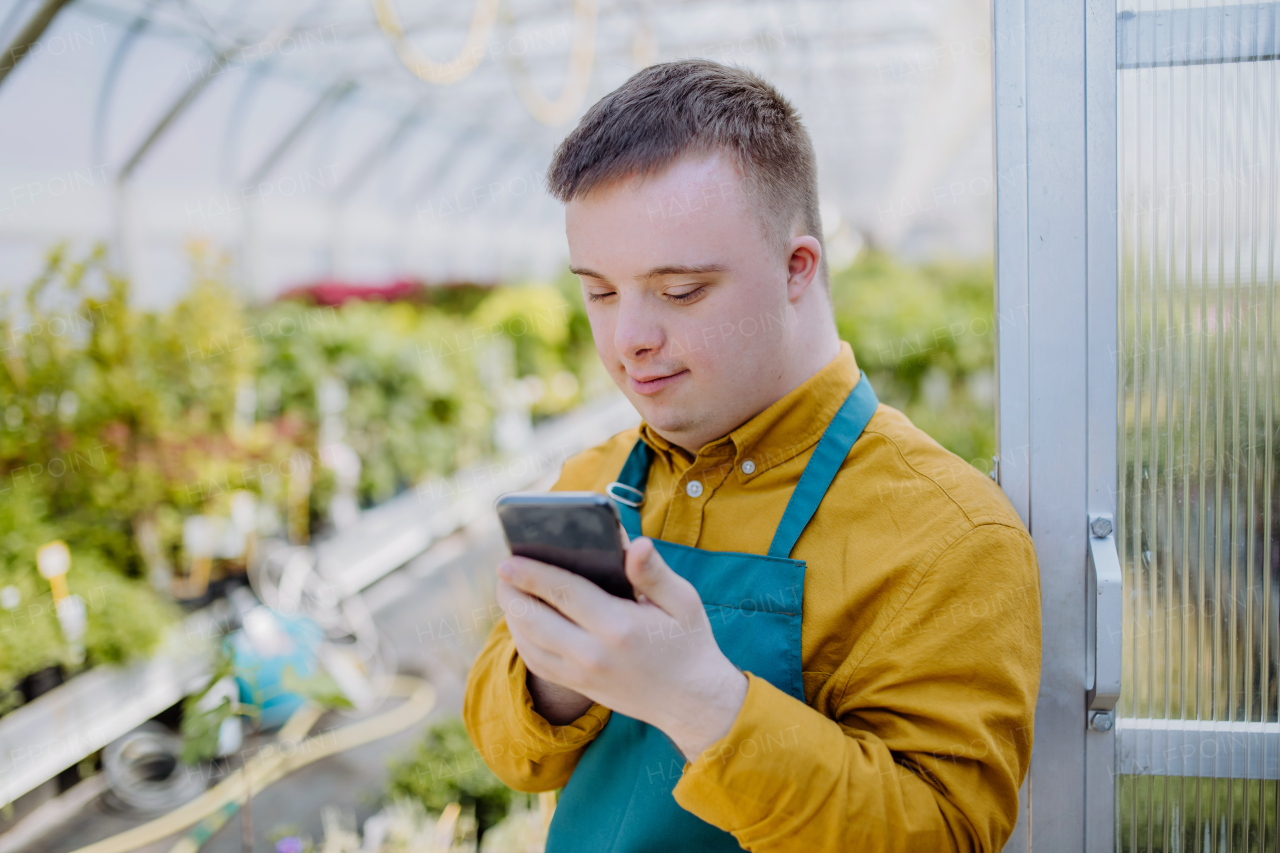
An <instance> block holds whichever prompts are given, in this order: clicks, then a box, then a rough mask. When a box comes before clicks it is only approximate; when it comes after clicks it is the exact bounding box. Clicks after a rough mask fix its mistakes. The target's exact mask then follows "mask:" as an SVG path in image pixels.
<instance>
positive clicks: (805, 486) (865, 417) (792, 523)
mask: <svg viewBox="0 0 1280 853" xmlns="http://www.w3.org/2000/svg"><path fill="white" fill-rule="evenodd" d="M858 373H859V376H858V383H857V384H856V385H854V386H853V390H852V391H850V392H849V396H848V397H845V400H844V403H843V404H842V405H841V406H840V409H839V410H838V411H837V412H836V415H835V417H834V418H832V419H831V423H829V424H827V428H826V430H825V431H824V432H823V433H822V438H820V439H818V446H817V447H815V448H814V450H813V455H812V456H810V457H809V462H808V464H806V465H805V466H804V473H802V474H801V475H800V482H798V483H796V487H795V490H794V491H792V492H791V500H789V501H788V502H787V510H786V512H784V513H783V514H782V521H780V522H778V529H777V530H776V531H775V532H774V534H773V542H772V543H771V544H770V545H769V556H770V557H790V556H791V549H792V548H794V547H795V545H796V541H797V540H799V539H800V534H801V533H803V532H804V529H805V527H806V526H807V525H808V524H809V519H811V518H813V514H814V512H815V511H817V509H818V504H820V503H822V498H823V496H825V495H826V493H827V488H828V487H829V486H830V485H831V481H832V480H834V479H835V478H836V474H837V472H839V470H840V466H841V465H843V464H844V460H845V457H846V456H848V455H849V450H850V448H852V447H853V443H854V442H855V441H857V440H858V436H860V435H862V431H863V430H864V429H866V427H867V424H868V423H869V422H870V421H871V416H872V415H874V414H875V413H876V406H878V405H880V401H879V400H878V399H876V392H875V391H873V390H872V389H871V383H870V381H868V380H867V374H865V373H863V372H862V371H859V372H858Z"/></svg>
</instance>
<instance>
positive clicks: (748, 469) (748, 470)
mask: <svg viewBox="0 0 1280 853" xmlns="http://www.w3.org/2000/svg"><path fill="white" fill-rule="evenodd" d="M755 472H756V463H754V462H752V461H751V460H750V459H748V460H747V461H745V462H743V463H742V473H744V474H754V473H755Z"/></svg>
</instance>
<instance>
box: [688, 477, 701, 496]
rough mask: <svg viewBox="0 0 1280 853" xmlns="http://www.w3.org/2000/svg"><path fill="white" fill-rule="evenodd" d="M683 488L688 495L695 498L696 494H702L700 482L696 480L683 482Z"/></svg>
mask: <svg viewBox="0 0 1280 853" xmlns="http://www.w3.org/2000/svg"><path fill="white" fill-rule="evenodd" d="M684 490H685V492H686V493H688V495H689V497H691V498H696V497H697V496H698V495H700V494H702V484H701V483H699V482H698V481H697V480H690V481H689V482H687V483H685V484H684Z"/></svg>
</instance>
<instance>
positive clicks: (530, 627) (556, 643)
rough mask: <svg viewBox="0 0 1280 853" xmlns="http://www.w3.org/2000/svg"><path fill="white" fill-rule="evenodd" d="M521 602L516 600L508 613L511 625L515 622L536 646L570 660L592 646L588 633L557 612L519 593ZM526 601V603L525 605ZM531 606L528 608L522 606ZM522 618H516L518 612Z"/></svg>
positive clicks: (508, 621) (508, 620)
mask: <svg viewBox="0 0 1280 853" xmlns="http://www.w3.org/2000/svg"><path fill="white" fill-rule="evenodd" d="M517 595H519V596H520V599H515V600H513V610H512V611H510V612H509V613H508V616H507V623H508V624H510V623H511V621H512V619H513V618H514V619H515V621H517V622H519V623H520V631H521V633H523V634H524V636H526V637H528V638H529V639H530V640H532V641H533V642H534V643H536V644H538V645H539V646H541V647H542V648H544V649H547V650H548V651H550V652H553V653H554V654H555V655H556V656H557V657H560V658H569V657H572V655H573V653H574V652H575V651H577V650H579V649H581V648H582V647H583V646H584V645H585V644H586V643H588V642H590V637H589V635H588V634H587V632H586V631H584V630H582V629H581V628H579V627H578V626H577V625H575V624H574V623H573V622H570V621H569V620H568V619H566V618H565V617H564V616H562V615H560V613H558V612H557V611H555V610H553V609H552V608H550V607H548V606H547V605H546V604H544V603H542V602H541V601H539V600H538V599H536V598H533V597H532V596H529V595H525V594H524V593H517ZM521 599H523V601H521ZM524 602H528V603H529V606H528V607H527V608H524V607H521V606H520V605H521V604H523V603H524ZM517 608H518V609H519V611H520V615H518V616H517V615H516V609H517Z"/></svg>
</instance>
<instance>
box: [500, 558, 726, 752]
mask: <svg viewBox="0 0 1280 853" xmlns="http://www.w3.org/2000/svg"><path fill="white" fill-rule="evenodd" d="M626 553H627V557H626V572H627V578H628V580H630V581H631V585H632V586H633V587H634V588H635V591H636V598H637V601H634V602H632V601H628V600H626V599H623V598H618V597H617V596H613V595H610V594H609V593H607V592H605V591H604V590H602V589H601V588H600V587H598V586H596V585H595V584H593V583H592V582H591V581H589V580H586V579H585V578H582V577H579V576H578V575H575V574H573V573H572V572H569V571H566V570H564V569H561V568H559V567H558V566H551V565H548V564H546V563H540V562H538V561H536V560H530V559H527V558H524V557H508V558H507V559H505V560H503V561H502V563H500V564H499V566H498V577H499V581H498V589H497V593H498V604H499V605H500V606H501V607H502V609H503V611H504V612H505V613H506V616H507V627H508V628H509V629H510V631H511V636H512V638H513V639H514V640H515V643H516V650H517V651H518V652H519V653H520V657H521V659H523V660H524V662H525V666H526V667H528V670H529V672H530V673H531V675H532V676H534V677H535V678H537V679H540V680H541V681H543V682H549V683H550V684H551V685H558V686H559V687H560V688H561V691H560V692H558V694H557V692H556V691H552V692H551V693H550V694H547V698H549V699H550V700H551V702H550V704H551V706H553V707H554V708H555V710H556V712H557V713H560V714H565V713H570V712H571V711H572V710H575V709H578V708H580V710H578V714H577V716H580V715H581V713H582V712H583V711H585V710H586V709H587V708H588V707H590V703H591V702H593V701H594V702H599V703H600V704H601V705H604V706H605V707H607V708H610V709H612V710H614V711H618V712H619V713H622V714H626V715H627V716H629V717H633V718H635V719H637V720H641V721H643V722H646V723H649V724H650V725H652V726H654V727H656V728H658V729H660V730H662V731H663V732H665V733H666V734H667V736H668V737H670V738H671V739H672V740H673V741H674V742H675V744H676V746H677V747H678V748H679V749H680V751H681V752H682V753H684V755H685V757H686V758H688V759H689V760H690V761H692V760H694V759H695V758H697V757H698V755H699V754H701V752H702V751H703V750H704V749H706V748H707V747H708V746H710V745H711V744H712V743H714V742H715V741H717V740H719V739H720V738H721V737H723V736H724V735H725V734H726V733H727V732H728V731H729V729H730V727H731V726H732V725H733V721H734V720H735V719H736V718H737V715H738V711H739V710H740V709H741V708H742V703H743V701H744V700H745V699H746V695H747V677H746V676H745V675H743V673H742V671H741V670H740V669H738V668H737V667H736V666H734V665H733V663H731V662H730V661H729V659H728V658H726V657H725V656H724V653H723V652H721V651H720V647H719V646H718V645H717V644H716V641H715V638H714V637H713V636H712V633H711V623H710V621H709V620H708V619H707V614H706V611H705V610H704V609H703V607H702V599H701V598H700V597H699V595H698V592H697V590H695V589H694V588H693V584H691V583H689V582H688V581H687V580H685V579H684V578H682V577H680V576H679V575H678V574H676V573H675V572H674V571H672V569H671V567H670V566H668V565H667V563H666V561H665V560H663V559H662V556H661V555H660V554H659V553H658V551H657V548H655V547H654V544H653V541H652V540H650V539H648V538H640V539H637V540H635V542H633V543H631V544H630V545H629V546H628V548H627V552H626ZM548 605H551V606H548ZM543 687H544V685H539V686H538V689H539V690H540V691H541V690H542V688H543ZM565 690H567V691H570V692H571V693H575V694H577V695H578V696H580V697H582V698H581V699H579V700H577V701H576V702H575V701H574V700H573V697H572V696H569V695H568V694H566V693H564V692H563V691H565ZM530 692H531V693H533V694H534V696H535V701H537V699H538V693H536V692H535V687H534V683H533V682H531V685H530ZM547 719H548V722H553V723H555V722H556V721H555V720H552V719H551V718H549V717H548V718H547ZM573 719H576V716H574V717H569V718H568V719H563V718H562V719H561V724H562V723H563V722H569V721H571V720H573Z"/></svg>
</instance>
